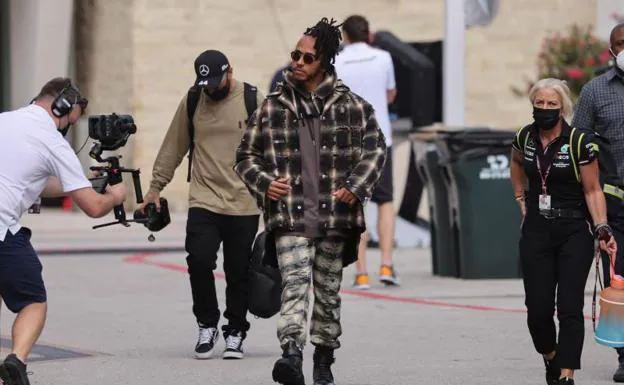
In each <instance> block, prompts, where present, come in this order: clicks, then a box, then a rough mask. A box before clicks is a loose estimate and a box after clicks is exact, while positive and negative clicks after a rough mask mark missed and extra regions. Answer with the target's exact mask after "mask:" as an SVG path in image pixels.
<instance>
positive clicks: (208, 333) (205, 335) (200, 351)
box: [195, 326, 219, 360]
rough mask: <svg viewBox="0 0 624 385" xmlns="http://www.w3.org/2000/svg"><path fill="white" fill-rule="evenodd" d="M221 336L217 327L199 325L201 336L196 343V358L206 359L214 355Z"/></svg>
mask: <svg viewBox="0 0 624 385" xmlns="http://www.w3.org/2000/svg"><path fill="white" fill-rule="evenodd" d="M218 337H219V331H218V330H217V328H203V327H201V326H200V327H199V338H198V339H197V344H196V345H195V358H197V359H200V360H205V359H207V358H210V357H212V354H213V353H214V348H215V345H216V342H217V338H218Z"/></svg>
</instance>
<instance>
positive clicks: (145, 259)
mask: <svg viewBox="0 0 624 385" xmlns="http://www.w3.org/2000/svg"><path fill="white" fill-rule="evenodd" d="M157 254H158V253H156V252H154V253H141V254H136V255H132V256H130V257H126V258H124V262H127V263H134V264H142V265H149V266H155V267H159V268H161V269H166V270H171V271H177V272H180V273H187V272H188V270H187V267H186V266H183V265H179V264H176V263H171V262H159V261H153V260H150V259H149V258H150V257H153V256H155V255H157ZM214 274H215V278H218V279H224V278H225V276H224V274H223V273H214ZM340 292H341V293H342V294H347V295H351V296H354V297H362V298H369V299H375V300H382V301H389V302H399V303H410V304H416V305H426V306H435V307H446V308H455V309H463V310H473V311H491V312H499V313H526V308H523V309H518V308H504V307H496V306H482V305H468V304H461V303H453V302H444V301H436V300H428V299H422V298H413V297H401V296H397V295H392V294H383V293H375V292H370V291H361V290H351V289H343V290H341V291H340ZM585 319H587V320H591V316H585ZM596 320H598V315H596Z"/></svg>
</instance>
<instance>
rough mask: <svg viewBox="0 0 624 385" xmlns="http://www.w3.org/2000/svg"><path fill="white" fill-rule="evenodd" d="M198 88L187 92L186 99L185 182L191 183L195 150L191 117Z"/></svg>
mask: <svg viewBox="0 0 624 385" xmlns="http://www.w3.org/2000/svg"><path fill="white" fill-rule="evenodd" d="M200 90H201V89H200V88H197V87H191V88H189V90H188V93H187V97H186V113H187V115H188V122H189V124H188V129H189V139H190V141H189V153H188V174H187V176H186V181H187V182H190V181H191V164H192V163H193V151H194V150H195V142H194V139H195V125H194V124H193V117H194V116H195V110H196V109H197V103H198V102H199V96H200Z"/></svg>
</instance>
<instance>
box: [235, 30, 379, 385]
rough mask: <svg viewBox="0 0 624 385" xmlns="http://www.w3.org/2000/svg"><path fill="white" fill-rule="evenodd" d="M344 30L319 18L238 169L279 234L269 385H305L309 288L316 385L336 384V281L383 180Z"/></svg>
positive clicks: (263, 112)
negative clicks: (340, 68)
mask: <svg viewBox="0 0 624 385" xmlns="http://www.w3.org/2000/svg"><path fill="white" fill-rule="evenodd" d="M339 27H340V26H339V25H334V21H333V20H332V21H331V22H330V21H328V20H327V19H326V18H323V19H322V20H321V21H320V22H319V23H317V24H316V25H315V26H313V27H311V28H308V29H307V30H306V32H305V33H304V35H303V36H302V37H301V39H300V40H299V42H298V43H297V46H296V48H295V50H294V51H293V52H292V53H291V59H292V64H291V69H292V71H289V72H285V73H284V82H283V84H282V85H281V86H279V87H278V88H277V89H276V91H275V92H272V93H270V94H269V95H267V98H266V99H265V100H264V102H263V103H262V104H261V105H260V107H259V109H258V110H257V111H256V114H257V115H256V116H254V117H252V119H250V124H249V125H248V127H247V129H246V132H245V134H244V136H243V138H242V140H241V144H240V146H239V148H238V151H237V154H236V165H235V169H236V171H237V172H238V174H239V175H240V177H241V178H242V179H243V180H244V181H245V184H246V185H247V186H248V188H249V190H250V191H251V192H252V194H253V195H254V196H255V198H256V201H257V203H258V205H259V207H261V208H262V210H263V212H264V220H265V226H266V230H267V231H269V232H272V233H273V234H274V235H275V241H276V251H277V260H278V261H277V262H278V266H279V269H280V272H281V275H282V281H283V292H282V306H281V311H280V318H279V321H278V333H277V334H278V338H279V343H280V346H281V347H282V349H283V354H282V358H280V359H279V360H278V361H277V362H276V363H275V366H274V368H273V380H274V381H276V382H279V383H281V384H293V385H295V384H303V383H304V381H303V373H302V369H301V364H302V355H301V352H302V349H303V346H304V345H305V342H306V325H307V313H308V301H309V288H310V281H311V280H312V281H313V282H314V301H315V303H314V311H313V314H312V318H311V325H310V335H311V337H310V342H311V343H312V344H313V345H315V347H316V349H315V352H314V371H313V378H314V384H315V385H330V384H333V383H334V380H333V375H332V372H331V369H330V366H331V364H332V363H333V361H334V354H333V352H334V349H337V348H339V347H340V343H339V341H338V337H339V336H340V335H341V334H342V330H341V325H340V304H341V300H340V296H339V290H340V284H341V281H342V270H343V268H344V266H346V265H348V264H349V263H352V262H354V261H355V260H356V259H357V245H358V240H359V236H360V234H361V233H362V232H363V231H364V230H365V222H364V212H363V204H364V203H365V202H366V201H368V200H369V199H370V196H371V192H372V189H373V187H374V186H375V184H376V183H377V181H378V180H379V178H380V174H381V170H382V169H383V165H384V162H385V157H386V144H385V138H384V136H383V134H382V132H381V131H380V129H379V126H378V124H377V121H376V120H375V114H374V111H373V108H372V106H371V105H370V104H369V103H368V102H366V101H365V100H364V99H362V98H361V97H359V96H357V95H356V94H354V93H352V92H351V91H350V90H349V88H348V87H347V86H345V85H344V84H343V83H342V82H341V81H340V80H338V79H337V78H336V73H335V70H334V66H333V62H334V58H335V55H336V53H337V51H338V48H339V44H340V39H341V34H340V29H339Z"/></svg>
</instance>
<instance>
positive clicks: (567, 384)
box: [556, 377, 574, 385]
mask: <svg viewBox="0 0 624 385" xmlns="http://www.w3.org/2000/svg"><path fill="white" fill-rule="evenodd" d="M556 384H557V385H574V380H573V379H571V378H567V377H566V378H561V379H559V381H558V382H556Z"/></svg>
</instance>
